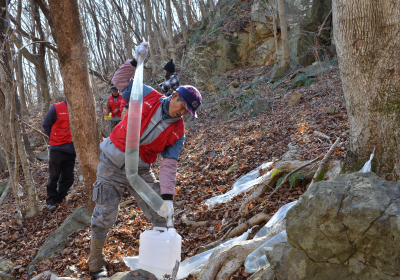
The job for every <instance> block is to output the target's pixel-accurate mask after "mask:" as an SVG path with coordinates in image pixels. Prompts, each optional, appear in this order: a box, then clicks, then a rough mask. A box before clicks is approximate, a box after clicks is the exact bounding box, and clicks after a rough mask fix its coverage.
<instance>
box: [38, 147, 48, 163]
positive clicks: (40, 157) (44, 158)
mask: <svg viewBox="0 0 400 280" xmlns="http://www.w3.org/2000/svg"><path fill="white" fill-rule="evenodd" d="M35 157H36V158H37V159H38V160H41V161H48V160H49V151H48V150H47V149H46V150H44V151H43V152H40V153H37V154H36V155H35Z"/></svg>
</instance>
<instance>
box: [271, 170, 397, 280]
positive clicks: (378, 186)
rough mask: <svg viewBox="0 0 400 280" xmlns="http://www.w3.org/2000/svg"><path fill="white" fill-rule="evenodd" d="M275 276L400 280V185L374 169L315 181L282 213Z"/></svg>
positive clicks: (273, 256) (273, 257)
mask: <svg viewBox="0 0 400 280" xmlns="http://www.w3.org/2000/svg"><path fill="white" fill-rule="evenodd" d="M286 220H287V222H286V231H287V235H288V242H289V244H290V245H289V244H277V245H275V246H274V249H273V250H272V251H271V252H268V253H267V258H268V260H269V261H270V263H271V267H272V269H273V271H274V274H275V277H276V279H343V280H345V279H400V242H399V241H400V183H394V182H389V181H385V180H382V179H380V178H379V177H377V176H376V175H375V174H373V173H359V172H357V173H353V174H345V175H339V176H337V177H335V178H334V179H332V180H330V181H321V182H318V183H316V184H314V185H313V186H312V187H311V188H310V189H309V190H308V191H307V192H306V193H305V194H303V195H302V196H301V198H300V199H299V201H298V203H297V204H296V205H295V206H294V207H292V208H291V209H290V210H289V212H288V213H287V216H286Z"/></svg>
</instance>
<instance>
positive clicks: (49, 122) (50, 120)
mask: <svg viewBox="0 0 400 280" xmlns="http://www.w3.org/2000/svg"><path fill="white" fill-rule="evenodd" d="M56 120H57V112H56V107H54V105H53V106H51V108H50V110H49V111H48V112H47V114H46V116H45V117H44V120H43V123H42V126H43V128H44V131H45V132H46V134H47V136H49V137H50V133H51V127H52V126H53V124H54V123H55V122H56Z"/></svg>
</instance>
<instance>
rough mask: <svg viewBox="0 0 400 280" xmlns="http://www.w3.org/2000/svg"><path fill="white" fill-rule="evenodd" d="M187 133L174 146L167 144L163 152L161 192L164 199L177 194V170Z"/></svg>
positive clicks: (160, 175) (160, 176)
mask: <svg viewBox="0 0 400 280" xmlns="http://www.w3.org/2000/svg"><path fill="white" fill-rule="evenodd" d="M184 142H185V135H183V136H182V137H181V138H180V139H179V140H178V141H176V142H175V144H174V146H171V145H170V146H167V147H166V148H165V150H164V151H163V152H162V153H161V156H162V157H163V158H164V159H163V160H162V161H161V166H160V174H159V178H160V192H161V197H162V198H163V199H164V200H172V199H173V196H174V195H175V185H176V170H177V168H178V157H179V153H180V151H181V150H182V148H183V145H184Z"/></svg>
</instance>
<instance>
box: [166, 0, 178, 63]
mask: <svg viewBox="0 0 400 280" xmlns="http://www.w3.org/2000/svg"><path fill="white" fill-rule="evenodd" d="M165 4H166V7H167V11H166V12H167V29H168V43H169V52H170V53H171V56H172V59H173V60H175V61H176V53H175V45H174V40H173V33H172V20H171V14H172V11H171V0H165Z"/></svg>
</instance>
